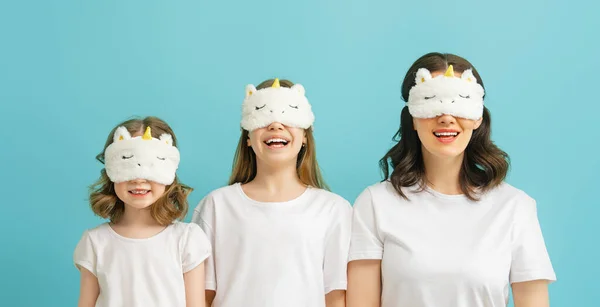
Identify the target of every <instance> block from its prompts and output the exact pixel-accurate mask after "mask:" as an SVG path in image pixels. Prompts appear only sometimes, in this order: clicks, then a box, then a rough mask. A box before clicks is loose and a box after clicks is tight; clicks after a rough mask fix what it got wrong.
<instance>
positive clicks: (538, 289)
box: [512, 280, 550, 307]
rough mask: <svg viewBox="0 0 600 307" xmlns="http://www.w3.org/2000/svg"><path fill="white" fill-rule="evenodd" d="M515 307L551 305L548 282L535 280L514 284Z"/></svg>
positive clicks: (545, 306)
mask: <svg viewBox="0 0 600 307" xmlns="http://www.w3.org/2000/svg"><path fill="white" fill-rule="evenodd" d="M512 291H513V299H514V303H515V307H549V306H550V298H549V295H548V282H547V281H546V280H534V281H526V282H519V283H513V284H512Z"/></svg>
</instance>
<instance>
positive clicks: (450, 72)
mask: <svg viewBox="0 0 600 307" xmlns="http://www.w3.org/2000/svg"><path fill="white" fill-rule="evenodd" d="M444 76H446V77H454V67H452V65H450V66H448V69H447V70H446V73H445V74H444Z"/></svg>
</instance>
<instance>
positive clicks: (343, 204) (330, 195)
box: [311, 188, 352, 211]
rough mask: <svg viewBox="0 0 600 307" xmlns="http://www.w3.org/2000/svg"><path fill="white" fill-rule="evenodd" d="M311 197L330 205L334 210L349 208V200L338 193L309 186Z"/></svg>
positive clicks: (350, 207)
mask: <svg viewBox="0 0 600 307" xmlns="http://www.w3.org/2000/svg"><path fill="white" fill-rule="evenodd" d="M311 193H312V194H313V199H314V201H316V202H319V203H321V204H325V205H328V206H330V207H331V208H332V209H334V210H342V211H347V210H349V209H350V210H351V209H352V206H351V205H350V202H348V200H346V199H345V198H344V197H342V196H341V195H339V194H336V193H334V192H331V191H327V190H325V189H319V188H311Z"/></svg>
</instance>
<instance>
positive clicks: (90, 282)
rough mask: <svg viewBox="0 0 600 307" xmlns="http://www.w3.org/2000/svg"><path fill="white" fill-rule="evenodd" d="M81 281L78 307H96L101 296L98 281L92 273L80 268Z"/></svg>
mask: <svg viewBox="0 0 600 307" xmlns="http://www.w3.org/2000/svg"><path fill="white" fill-rule="evenodd" d="M80 271H81V281H80V284H79V303H78V305H77V306H78V307H94V306H96V300H98V295H99V294H100V285H99V284H98V279H97V278H96V276H94V274H92V272H90V271H88V270H87V269H85V268H82V267H80Z"/></svg>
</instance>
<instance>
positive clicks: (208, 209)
mask: <svg viewBox="0 0 600 307" xmlns="http://www.w3.org/2000/svg"><path fill="white" fill-rule="evenodd" d="M213 208H214V201H213V198H212V196H210V195H208V196H206V197H205V198H204V199H202V200H201V201H200V203H199V204H198V206H197V207H196V209H195V210H194V214H193V215H192V223H195V224H197V225H199V226H200V228H202V230H203V231H204V233H205V234H206V236H207V237H208V240H209V242H210V245H211V247H212V248H211V253H210V255H209V257H208V259H206V262H205V263H204V272H205V274H206V278H205V281H204V283H205V288H206V290H213V291H216V290H217V277H216V272H215V260H214V257H215V247H214V246H215V232H214V230H213V227H212V225H214V223H213V222H214V218H213V217H214V214H213Z"/></svg>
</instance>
